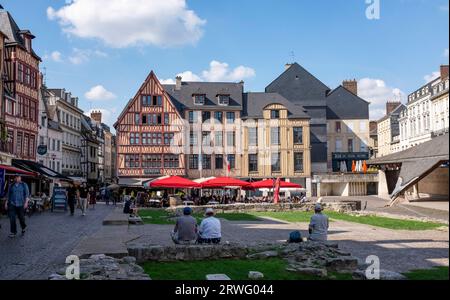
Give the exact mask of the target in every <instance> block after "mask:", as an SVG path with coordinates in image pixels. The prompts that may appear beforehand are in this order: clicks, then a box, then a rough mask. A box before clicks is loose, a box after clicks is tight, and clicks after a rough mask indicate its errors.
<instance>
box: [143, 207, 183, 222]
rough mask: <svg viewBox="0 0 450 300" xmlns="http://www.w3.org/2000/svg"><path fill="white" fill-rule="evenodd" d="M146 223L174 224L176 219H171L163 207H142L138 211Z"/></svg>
mask: <svg viewBox="0 0 450 300" xmlns="http://www.w3.org/2000/svg"><path fill="white" fill-rule="evenodd" d="M138 213H139V216H140V217H141V218H142V222H144V224H158V225H174V224H175V221H174V220H172V219H169V215H168V214H167V212H166V211H165V210H162V209H145V210H143V209H141V210H139V211H138Z"/></svg>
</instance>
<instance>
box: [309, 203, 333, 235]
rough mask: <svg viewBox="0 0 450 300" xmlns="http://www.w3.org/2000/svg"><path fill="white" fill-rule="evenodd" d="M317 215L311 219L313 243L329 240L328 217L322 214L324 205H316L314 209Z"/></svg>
mask: <svg viewBox="0 0 450 300" xmlns="http://www.w3.org/2000/svg"><path fill="white" fill-rule="evenodd" d="M314 211H315V214H314V215H313V216H312V217H311V222H310V224H309V239H310V240H311V241H327V240H328V227H329V221H328V216H327V215H324V214H322V205H321V204H320V203H316V205H315V207H314Z"/></svg>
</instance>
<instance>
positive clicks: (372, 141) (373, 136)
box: [369, 121, 378, 159]
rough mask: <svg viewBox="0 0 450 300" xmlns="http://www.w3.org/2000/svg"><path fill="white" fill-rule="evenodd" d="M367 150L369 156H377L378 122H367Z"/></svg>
mask: <svg viewBox="0 0 450 300" xmlns="http://www.w3.org/2000/svg"><path fill="white" fill-rule="evenodd" d="M369 151H370V158H371V159H372V158H376V157H378V122H377V121H370V122H369Z"/></svg>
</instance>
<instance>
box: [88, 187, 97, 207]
mask: <svg viewBox="0 0 450 300" xmlns="http://www.w3.org/2000/svg"><path fill="white" fill-rule="evenodd" d="M96 203H97V193H96V192H95V189H94V187H91V188H90V190H89V204H90V205H92V209H95V204H96Z"/></svg>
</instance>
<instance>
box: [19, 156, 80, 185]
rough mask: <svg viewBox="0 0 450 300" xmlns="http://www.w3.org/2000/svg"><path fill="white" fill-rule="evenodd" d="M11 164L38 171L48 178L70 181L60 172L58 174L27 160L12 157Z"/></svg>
mask: <svg viewBox="0 0 450 300" xmlns="http://www.w3.org/2000/svg"><path fill="white" fill-rule="evenodd" d="M12 164H13V166H14V167H17V168H21V169H25V170H28V171H30V172H34V173H38V174H40V175H42V176H44V177H47V178H50V179H59V180H63V181H72V179H70V178H69V177H66V176H64V175H62V174H59V173H58V172H56V171H53V170H51V169H49V168H47V167H46V166H44V165H42V164H40V163H37V162H34V161H29V160H18V159H13V161H12Z"/></svg>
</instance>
